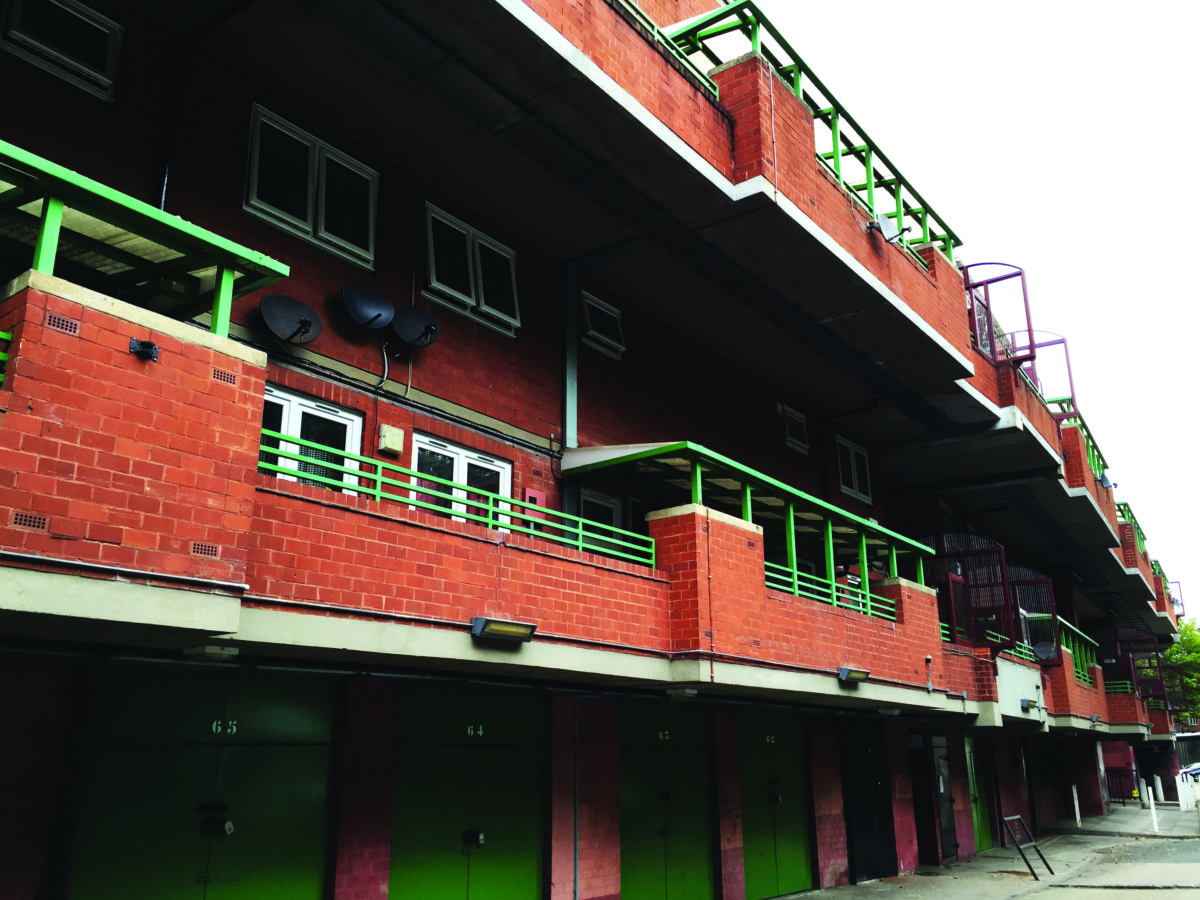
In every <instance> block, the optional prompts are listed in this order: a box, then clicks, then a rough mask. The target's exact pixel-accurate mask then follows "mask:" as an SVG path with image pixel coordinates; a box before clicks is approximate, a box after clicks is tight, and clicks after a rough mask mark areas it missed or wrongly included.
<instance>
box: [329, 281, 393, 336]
mask: <svg viewBox="0 0 1200 900" xmlns="http://www.w3.org/2000/svg"><path fill="white" fill-rule="evenodd" d="M342 305H343V306H345V307H346V312H348V313H350V318H352V319H354V321H355V322H357V323H358V324H359V325H362V326H363V327H365V328H383V327H384V326H385V325H387V324H388V323H389V322H391V321H392V316H393V315H395V313H396V310H395V307H393V306H392V303H391V301H390V300H388V298H387V297H385V296H383V294H381V293H379V291H377V290H375V288H373V287H371V286H370V285H369V284H361V283H360V282H357V281H352V282H350V284H348V285H346V286H345V287H344V288H342Z"/></svg>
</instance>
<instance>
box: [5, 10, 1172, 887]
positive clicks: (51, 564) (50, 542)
mask: <svg viewBox="0 0 1200 900" xmlns="http://www.w3.org/2000/svg"><path fill="white" fill-rule="evenodd" d="M790 41H791V38H789V36H787V35H783V34H781V33H779V32H778V31H777V30H776V29H775V28H774V26H772V25H771V24H770V23H769V22H767V21H766V20H765V19H763V18H762V16H761V15H760V14H759V13H758V11H757V9H756V8H755V7H754V6H753V4H752V3H749V2H745V0H743V2H737V3H733V4H730V5H726V6H721V7H719V8H717V5H716V4H715V3H714V2H712V0H654V2H642V3H640V4H639V3H634V2H632V0H460V2H458V3H454V4H430V3H421V2H417V0H312V2H301V3H296V2H291V0H287V2H285V0H260V2H257V3H242V2H232V3H229V2H205V0H180V2H176V3H172V4H161V3H152V2H147V0H88V2H86V3H85V2H82V0H22V2H11V3H9V4H8V5H7V6H6V7H5V10H4V20H3V32H2V34H0V48H2V49H3V50H4V51H5V52H3V53H0V75H2V76H3V77H4V78H5V83H6V84H8V85H11V86H19V88H16V89H12V90H10V91H9V92H8V96H7V99H6V105H7V108H8V113H9V114H8V115H6V116H5V120H4V125H3V126H0V129H2V130H0V141H2V142H3V143H0V261H2V262H3V265H4V266H5V271H4V272H3V273H0V281H3V282H4V283H5V284H6V287H5V289H4V290H3V291H2V292H0V353H2V354H3V356H0V366H2V367H3V368H0V372H2V373H3V381H2V382H0V448H2V449H3V455H4V459H5V461H6V464H5V465H4V466H3V467H2V468H0V633H2V634H3V647H4V651H5V652H4V654H3V655H2V656H0V665H2V666H3V672H4V676H5V677H4V681H3V683H4V688H3V690H2V691H0V710H3V712H4V713H5V717H6V721H8V722H9V723H11V727H10V731H9V735H10V736H9V739H8V740H7V741H5V742H4V747H3V750H2V751H0V753H2V754H3V760H4V763H5V767H4V771H6V772H9V773H20V774H19V777H15V778H13V779H12V781H13V786H12V792H11V796H12V798H13V801H14V802H15V809H11V810H10V815H8V816H6V817H5V818H6V823H5V824H4V826H3V831H4V833H3V841H2V844H3V846H4V847H5V848H6V849H7V851H8V852H9V854H11V855H10V858H9V860H8V861H6V863H5V865H3V866H0V895H3V896H4V897H6V898H14V900H15V898H21V900H24V898H30V900H32V898H35V897H70V898H98V897H117V896H119V897H122V898H135V897H147V898H149V897H163V896H176V895H179V896H183V895H185V893H187V892H189V891H195V893H196V895H197V896H204V897H233V896H254V897H272V896H280V897H282V896H287V897H314V898H317V897H334V898H337V900H351V898H368V897H369V898H378V897H380V896H387V897H392V898H401V897H414V898H430V897H468V896H475V897H499V896H503V897H514V898H518V897H520V898H525V897H529V898H533V897H547V898H555V900H557V898H570V897H576V898H584V900H604V898H614V897H618V896H620V897H624V898H639V897H661V896H664V895H666V894H669V895H670V896H671V897H673V898H675V897H687V898H692V897H695V898H707V897H722V898H725V900H739V898H744V900H758V898H765V897H773V896H778V895H780V894H788V893H792V892H796V891H803V890H808V889H812V888H817V887H826V886H830V885H836V884H843V883H847V882H851V881H862V880H868V879H872V878H877V877H881V876H886V875H890V874H895V873H896V872H898V871H909V870H911V869H913V868H915V867H916V866H917V865H918V864H922V863H924V864H934V865H936V864H940V863H942V862H944V861H946V860H948V859H953V858H955V857H958V858H963V857H969V856H971V855H973V854H975V853H976V852H978V851H979V850H980V849H984V848H986V847H989V846H992V845H993V844H994V843H999V842H1001V841H1002V839H1003V838H1002V831H1003V829H1002V825H1001V823H1002V819H1003V818H1004V817H1007V816H1016V815H1020V816H1022V817H1023V818H1024V820H1025V821H1026V823H1028V824H1029V825H1030V827H1032V828H1034V829H1035V830H1040V829H1042V828H1044V827H1045V826H1046V825H1047V824H1048V823H1050V822H1052V821H1053V820H1055V819H1057V818H1064V817H1067V816H1069V815H1071V814H1072V813H1073V800H1072V788H1074V789H1075V792H1076V793H1077V794H1078V797H1079V802H1080V804H1081V807H1082V809H1083V812H1084V813H1085V814H1099V813H1101V812H1103V811H1104V809H1105V807H1106V804H1107V803H1108V802H1110V793H1111V792H1112V791H1117V790H1120V791H1127V790H1128V788H1129V785H1130V784H1131V782H1130V778H1131V777H1132V775H1133V774H1134V772H1135V770H1136V772H1137V774H1138V775H1140V776H1141V777H1145V778H1152V776H1153V775H1155V774H1158V775H1160V776H1163V777H1164V778H1165V779H1166V782H1167V789H1168V791H1170V790H1173V782H1172V781H1171V779H1170V778H1169V776H1171V775H1172V774H1174V772H1175V771H1176V770H1177V767H1178V765H1177V757H1176V755H1175V753H1174V750H1173V739H1172V736H1171V735H1172V732H1173V730H1174V722H1173V718H1172V711H1173V708H1174V706H1175V705H1176V704H1177V703H1178V702H1179V700H1180V699H1181V698H1180V695H1179V693H1178V691H1177V688H1179V687H1180V685H1178V684H1176V683H1175V681H1173V676H1172V674H1171V673H1170V672H1169V671H1166V670H1165V669H1164V668H1163V667H1160V666H1159V665H1158V655H1159V650H1160V648H1161V647H1163V646H1165V645H1166V644H1167V643H1169V642H1170V641H1171V640H1172V638H1173V636H1174V635H1175V634H1176V633H1177V625H1176V617H1177V609H1176V606H1175V604H1174V602H1173V599H1172V597H1171V594H1170V586H1169V583H1168V582H1167V580H1166V578H1165V576H1164V574H1163V570H1162V567H1161V566H1159V564H1158V563H1157V562H1156V561H1154V560H1152V559H1151V558H1150V556H1149V555H1148V553H1147V550H1146V544H1145V535H1144V533H1143V531H1142V528H1141V525H1140V524H1139V523H1138V522H1137V520H1136V518H1135V517H1134V515H1133V512H1132V510H1131V509H1130V507H1129V506H1128V505H1127V504H1123V503H1117V502H1116V501H1115V499H1114V497H1113V493H1112V488H1111V486H1110V485H1109V481H1108V478H1107V475H1106V468H1107V466H1106V463H1105V461H1104V458H1103V455H1102V454H1101V452H1100V449H1099V447H1098V445H1097V442H1096V440H1095V438H1094V436H1093V435H1092V434H1091V433H1090V431H1089V430H1088V428H1087V425H1086V423H1085V421H1084V419H1083V418H1082V416H1081V414H1080V410H1079V409H1078V408H1077V407H1076V404H1075V399H1074V396H1073V392H1072V393H1070V394H1067V395H1062V394H1059V393H1057V392H1055V391H1053V390H1052V388H1051V386H1050V385H1049V383H1048V382H1047V381H1046V380H1044V378H1043V376H1041V375H1039V370H1038V361H1039V359H1042V360H1045V359H1046V358H1047V357H1048V355H1049V354H1052V353H1054V352H1059V350H1058V348H1057V347H1056V346H1051V345H1039V344H1037V343H1036V342H1035V339H1034V334H1033V328H1032V324H1031V321H1030V315H1031V313H1030V306H1031V304H1030V299H1029V298H1028V297H1027V296H1026V295H1025V292H1024V279H1023V273H1021V271H1020V269H1018V268H1015V267H1012V266H991V265H988V266H964V265H963V264H962V262H961V260H960V259H958V257H957V256H956V250H957V248H958V246H959V243H960V242H959V239H958V237H957V235H955V233H954V232H953V231H952V230H951V229H950V227H949V226H948V225H947V224H946V222H945V220H944V219H943V218H942V217H941V216H940V215H939V214H938V213H937V212H936V211H934V210H933V209H932V208H931V207H930V206H929V204H928V203H927V202H926V201H925V200H924V199H923V198H922V196H921V194H920V193H919V192H918V189H917V188H916V187H914V186H913V185H911V184H909V183H908V182H907V180H906V179H905V178H904V176H903V175H902V174H901V172H900V171H899V169H897V168H896V166H895V165H894V164H893V161H892V160H891V159H890V158H888V157H887V156H886V155H885V151H884V150H883V149H881V147H880V146H879V145H877V144H876V143H875V142H874V141H873V140H872V139H871V138H870V137H868V136H867V133H866V131H865V130H864V128H863V126H862V125H860V123H858V122H857V121H856V120H855V119H854V118H853V116H852V115H851V113H850V112H848V111H847V110H845V109H843V108H842V107H841V106H840V104H838V102H837V101H836V99H835V98H834V96H833V95H832V94H831V93H829V91H828V90H827V89H826V87H825V85H824V84H823V83H822V82H821V81H820V79H819V73H812V72H810V71H808V70H807V69H806V68H805V66H804V64H803V62H802V60H801V59H800V57H799V56H797V55H796V52H795V50H794V49H793V46H796V45H793V44H792V43H790ZM885 89H886V88H885ZM1033 308H1034V311H1036V303H1033ZM1126 773H1128V774H1126ZM189 895H190V894H189Z"/></svg>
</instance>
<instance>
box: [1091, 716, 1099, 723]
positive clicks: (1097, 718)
mask: <svg viewBox="0 0 1200 900" xmlns="http://www.w3.org/2000/svg"><path fill="white" fill-rule="evenodd" d="M1088 718H1089V719H1091V720H1092V724H1093V725H1095V724H1096V723H1097V722H1099V721H1100V717H1099V716H1088Z"/></svg>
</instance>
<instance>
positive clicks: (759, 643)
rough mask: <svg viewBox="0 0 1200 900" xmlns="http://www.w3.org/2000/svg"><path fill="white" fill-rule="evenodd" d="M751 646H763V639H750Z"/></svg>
mask: <svg viewBox="0 0 1200 900" xmlns="http://www.w3.org/2000/svg"><path fill="white" fill-rule="evenodd" d="M750 646H751V647H761V646H762V641H761V640H759V639H758V638H751V639H750Z"/></svg>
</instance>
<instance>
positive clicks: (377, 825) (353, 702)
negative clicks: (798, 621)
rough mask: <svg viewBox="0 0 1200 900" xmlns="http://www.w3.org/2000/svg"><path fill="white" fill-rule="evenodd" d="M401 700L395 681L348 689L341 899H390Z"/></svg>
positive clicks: (337, 891)
mask: <svg viewBox="0 0 1200 900" xmlns="http://www.w3.org/2000/svg"><path fill="white" fill-rule="evenodd" d="M398 701H399V694H398V691H397V688H396V685H395V684H392V683H388V682H381V681H378V680H370V679H357V680H355V681H351V682H350V684H349V687H348V697H347V702H346V728H345V738H344V740H343V745H342V772H341V779H342V790H341V808H340V810H339V811H338V833H337V862H336V864H335V865H336V870H335V874H334V898H335V900H387V896H388V879H389V877H390V874H391V865H392V817H393V814H394V813H393V805H394V803H395V799H396V797H395V794H396V752H397V742H398V740H399V728H400V713H399V709H398V706H399V703H398Z"/></svg>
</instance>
